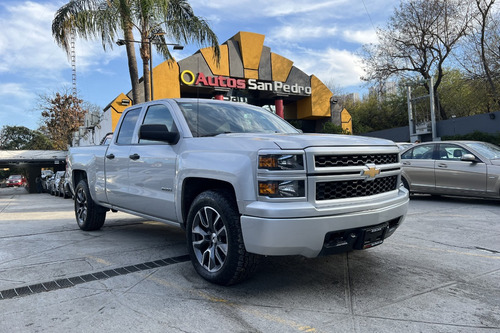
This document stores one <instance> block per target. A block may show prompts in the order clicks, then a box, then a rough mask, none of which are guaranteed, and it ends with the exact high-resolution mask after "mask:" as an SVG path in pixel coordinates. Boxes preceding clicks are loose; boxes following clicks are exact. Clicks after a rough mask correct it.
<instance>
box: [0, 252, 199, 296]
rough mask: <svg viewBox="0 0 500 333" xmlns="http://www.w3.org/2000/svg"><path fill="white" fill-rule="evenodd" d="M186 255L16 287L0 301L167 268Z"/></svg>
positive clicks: (1, 293)
mask: <svg viewBox="0 0 500 333" xmlns="http://www.w3.org/2000/svg"><path fill="white" fill-rule="evenodd" d="M189 260H190V259H189V256H188V255H183V256H179V257H172V258H165V259H161V260H156V261H149V262H144V263H142V264H137V265H131V266H126V267H120V268H115V269H108V270H105V271H100V272H95V273H91V274H85V275H80V276H74V277H70V278H65V279H59V280H55V281H49V282H43V283H37V284H33V285H29V286H23V287H18V288H14V289H8V290H2V291H0V300H2V299H10V298H14V297H23V296H29V295H33V294H39V293H42V292H45V291H52V290H58V289H64V288H69V287H73V286H76V285H77V284H82V283H87V282H92V281H97V280H105V279H109V278H110V277H113V276H118V275H126V274H130V273H134V272H138V271H145V270H148V269H153V268H157V267H163V266H169V265H173V264H177V263H181V262H186V261H189Z"/></svg>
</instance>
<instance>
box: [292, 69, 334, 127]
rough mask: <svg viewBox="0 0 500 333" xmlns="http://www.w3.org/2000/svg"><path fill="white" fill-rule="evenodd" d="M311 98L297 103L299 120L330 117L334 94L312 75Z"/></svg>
mask: <svg viewBox="0 0 500 333" xmlns="http://www.w3.org/2000/svg"><path fill="white" fill-rule="evenodd" d="M311 90H312V92H311V96H310V97H307V98H303V99H301V100H299V101H297V119H317V118H322V117H330V115H331V110H330V99H331V98H332V96H333V93H332V92H331V91H330V89H328V87H327V86H325V85H324V84H323V82H321V81H320V79H318V78H317V77H316V76H315V75H311Z"/></svg>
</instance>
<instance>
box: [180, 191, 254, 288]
mask: <svg viewBox="0 0 500 333" xmlns="http://www.w3.org/2000/svg"><path fill="white" fill-rule="evenodd" d="M186 231H187V243H188V244H187V245H188V251H189V255H190V257H191V262H192V263H193V266H194V268H195V270H196V272H197V273H198V274H199V275H200V276H201V277H203V278H204V279H205V280H207V281H209V282H212V283H215V284H219V285H225V286H228V285H232V284H235V283H238V282H241V281H243V280H244V279H246V278H247V277H248V276H249V275H251V274H252V273H253V272H254V271H255V269H256V268H257V265H258V261H259V256H258V255H255V254H251V253H248V252H247V251H246V250H245V245H244V243H243V235H242V233H241V224H240V214H239V212H238V210H237V209H236V202H235V200H234V198H233V196H232V195H231V194H230V193H229V192H228V191H224V190H209V191H205V192H203V193H201V194H199V195H198V196H197V197H196V199H195V200H194V201H193V203H192V205H191V208H190V209H189V214H188V218H187V225H186Z"/></svg>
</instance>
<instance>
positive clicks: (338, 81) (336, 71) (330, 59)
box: [280, 48, 364, 87]
mask: <svg viewBox="0 0 500 333" xmlns="http://www.w3.org/2000/svg"><path fill="white" fill-rule="evenodd" d="M280 54H281V55H282V56H285V57H287V58H288V59H291V60H292V59H293V62H294V63H293V65H294V66H295V67H297V68H298V69H300V70H302V71H303V72H305V73H306V74H308V75H311V74H314V75H315V76H317V77H318V78H319V79H320V80H321V81H323V82H331V81H333V82H334V83H335V85H336V86H339V87H349V86H358V85H361V84H362V83H363V81H362V80H361V76H363V75H364V71H363V68H362V63H361V59H360V58H359V56H357V55H356V54H354V53H352V52H350V51H347V50H338V49H333V48H327V49H324V50H311V49H302V50H300V49H294V50H282V52H281V53H280Z"/></svg>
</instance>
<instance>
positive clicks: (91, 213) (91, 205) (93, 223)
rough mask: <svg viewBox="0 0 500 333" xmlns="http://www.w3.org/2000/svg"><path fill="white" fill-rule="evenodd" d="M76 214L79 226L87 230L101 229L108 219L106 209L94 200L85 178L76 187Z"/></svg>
mask: <svg viewBox="0 0 500 333" xmlns="http://www.w3.org/2000/svg"><path fill="white" fill-rule="evenodd" d="M75 216H76V222H77V223H78V226H79V227H80V229H82V230H85V231H93V230H99V229H101V227H102V226H103V224H104V220H105V219H106V209H105V208H104V207H102V206H99V205H98V204H96V203H95V202H94V200H92V197H91V196H90V191H89V186H88V184H87V182H86V181H85V180H81V181H80V182H79V183H78V185H77V186H76V189H75Z"/></svg>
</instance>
